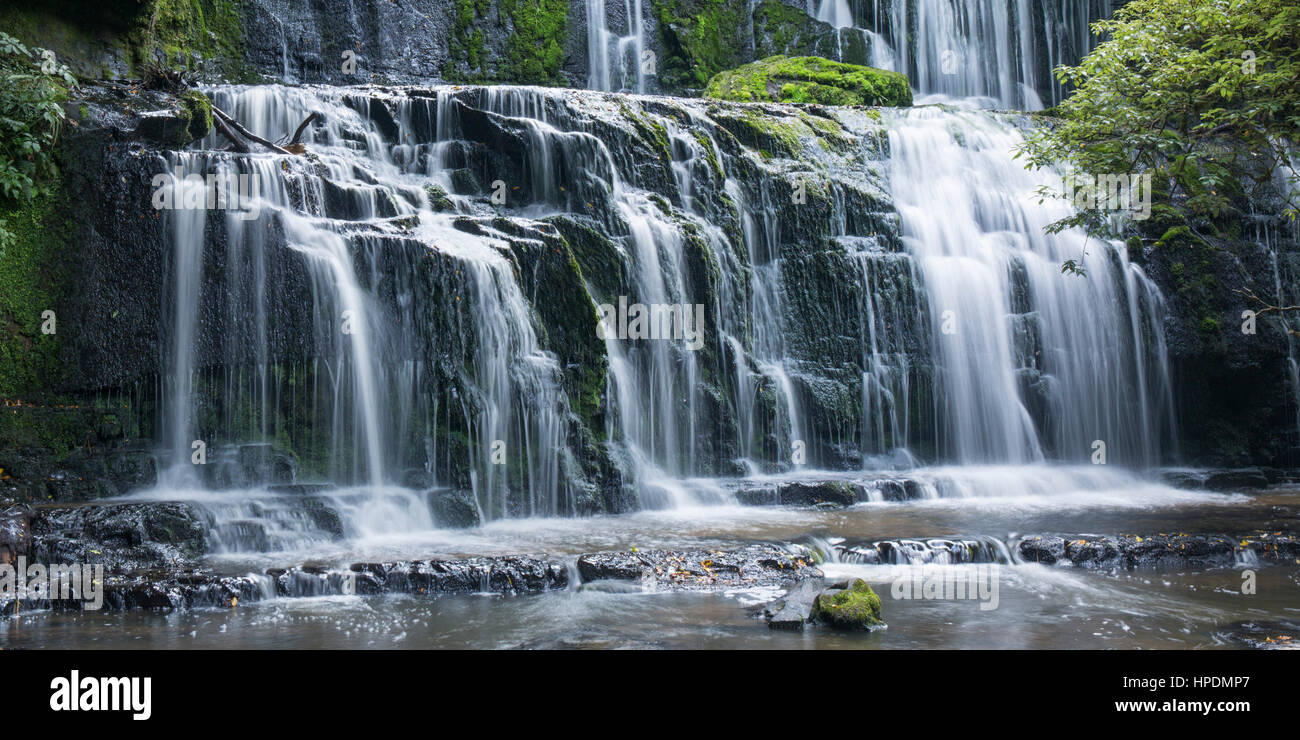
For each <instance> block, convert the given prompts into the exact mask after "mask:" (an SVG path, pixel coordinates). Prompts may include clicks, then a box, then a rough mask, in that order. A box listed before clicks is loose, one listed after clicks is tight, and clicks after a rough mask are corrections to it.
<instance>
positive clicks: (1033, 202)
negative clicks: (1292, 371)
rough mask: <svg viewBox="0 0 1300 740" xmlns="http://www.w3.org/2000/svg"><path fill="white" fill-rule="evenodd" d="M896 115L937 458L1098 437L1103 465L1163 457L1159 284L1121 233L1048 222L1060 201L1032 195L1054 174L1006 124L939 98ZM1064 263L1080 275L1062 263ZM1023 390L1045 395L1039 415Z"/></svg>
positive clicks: (1069, 452)
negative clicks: (1025, 155)
mask: <svg viewBox="0 0 1300 740" xmlns="http://www.w3.org/2000/svg"><path fill="white" fill-rule="evenodd" d="M896 120H897V121H898V125H895V126H891V128H890V152H891V155H892V158H891V184H892V187H893V191H894V197H895V202H896V205H897V207H898V210H899V214H900V215H901V217H902V224H903V238H904V242H905V244H906V247H907V250H908V252H909V253H910V254H911V255H912V256H913V257H914V259H915V260H916V265H917V268H918V271H919V273H920V275H921V278H922V281H923V282H924V284H925V286H926V289H927V291H928V292H929V299H930V326H931V329H932V331H931V337H932V338H933V341H934V351H935V356H936V359H937V361H938V362H939V364H940V366H941V367H942V373H943V374H942V382H941V384H940V389H941V391H940V395H941V397H942V398H941V400H940V403H939V406H938V408H937V415H938V417H939V418H940V419H943V420H945V422H946V423H945V425H944V431H943V437H942V438H941V439H940V440H939V443H940V449H941V450H944V451H945V453H946V454H944V455H943V457H944V458H946V459H953V460H956V461H959V462H965V463H975V462H1011V463H1028V462H1036V461H1039V460H1042V459H1043V458H1044V456H1045V453H1044V450H1045V449H1048V450H1050V451H1051V452H1052V453H1053V455H1052V456H1054V457H1063V458H1066V459H1083V458H1086V457H1088V456H1089V453H1090V452H1091V451H1092V450H1093V446H1094V443H1095V442H1097V441H1100V442H1103V443H1104V444H1105V446H1106V450H1107V453H1108V454H1107V458H1106V461H1107V462H1111V463H1113V462H1125V463H1127V464H1131V465H1138V466H1149V465H1154V464H1157V463H1158V462H1159V460H1160V454H1161V440H1162V429H1164V428H1165V425H1166V423H1168V424H1170V425H1171V424H1172V417H1171V416H1170V415H1171V414H1172V410H1171V409H1172V405H1171V403H1170V401H1169V399H1170V394H1171V389H1170V387H1169V384H1168V367H1167V360H1166V359H1165V358H1166V353H1165V348H1164V346H1163V334H1162V332H1161V330H1160V326H1161V321H1160V319H1159V317H1160V315H1161V310H1162V309H1161V305H1162V299H1161V296H1160V294H1159V291H1158V290H1157V289H1156V288H1155V287H1154V285H1152V284H1151V282H1150V281H1149V280H1148V279H1147V278H1146V277H1145V275H1143V274H1142V271H1141V269H1140V268H1138V267H1136V266H1134V265H1131V264H1129V263H1128V259H1127V255H1126V252H1125V250H1124V249H1123V248H1122V246H1121V245H1119V244H1118V243H1113V244H1112V243H1107V242H1103V241H1098V240H1095V239H1093V240H1089V239H1088V238H1087V237H1086V235H1084V234H1083V233H1081V232H1077V231H1066V232H1062V233H1061V234H1057V235H1048V234H1046V233H1044V228H1045V227H1046V226H1047V225H1048V224H1050V223H1052V222H1054V221H1056V220H1058V219H1060V218H1063V217H1065V216H1066V215H1067V214H1068V211H1067V210H1066V209H1067V208H1068V206H1067V205H1065V204H1063V203H1060V202H1055V201H1046V202H1040V200H1041V198H1040V196H1039V195H1038V188H1039V187H1040V186H1042V185H1048V184H1050V175H1049V174H1048V173H1043V172H1031V171H1029V170H1026V169H1025V168H1024V167H1023V165H1022V164H1021V163H1020V162H1019V161H1017V160H1015V159H1014V158H1013V156H1012V152H1013V151H1014V149H1015V147H1016V146H1017V145H1018V144H1019V143H1020V141H1021V137H1020V134H1019V132H1018V131H1017V130H1016V129H1015V128H1013V127H1011V126H1008V125H1006V124H1004V123H1001V122H998V121H996V120H995V119H993V118H991V117H989V116H986V115H983V114H979V113H974V112H962V111H958V112H953V113H949V112H944V111H942V110H939V109H937V108H918V109H914V110H910V111H905V112H900V113H899V114H897V119H896ZM939 214H942V215H941V216H940V215H939ZM1067 259H1078V260H1080V263H1081V264H1082V265H1083V267H1084V268H1085V270H1086V271H1087V276H1086V277H1079V276H1076V275H1068V274H1062V271H1061V267H1060V266H1061V264H1062V263H1063V262H1064V261H1065V260H1067ZM935 329H937V331H936V330H935ZM1030 392H1033V393H1042V394H1043V396H1045V401H1046V403H1048V404H1049V409H1048V413H1047V414H1046V417H1047V419H1046V423H1045V424H1043V423H1040V424H1037V425H1036V423H1035V420H1034V418H1033V416H1032V415H1031V413H1030V411H1029V410H1028V409H1027V408H1026V401H1027V399H1026V395H1027V394H1028V393H1030Z"/></svg>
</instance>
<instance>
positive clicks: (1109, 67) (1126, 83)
mask: <svg viewBox="0 0 1300 740" xmlns="http://www.w3.org/2000/svg"><path fill="white" fill-rule="evenodd" d="M1093 30H1094V32H1096V33H1098V34H1102V35H1106V36H1108V37H1109V39H1108V40H1107V41H1105V42H1104V43H1102V44H1100V45H1099V46H1098V47H1097V49H1096V50H1095V51H1093V53H1091V54H1089V55H1088V56H1087V57H1086V58H1085V59H1083V60H1082V62H1081V63H1080V64H1079V65H1078V66H1077V67H1062V68H1059V69H1058V70H1057V71H1056V74H1057V77H1058V78H1059V79H1060V80H1061V81H1062V82H1063V83H1066V84H1069V85H1071V86H1073V87H1074V92H1073V93H1072V94H1071V95H1070V97H1069V98H1067V99H1066V100H1065V101H1064V102H1063V103H1061V104H1060V106H1058V107H1057V108H1056V109H1055V110H1054V111H1053V114H1054V116H1056V117H1057V118H1059V120H1057V121H1055V122H1052V123H1049V124H1048V125H1045V126H1040V127H1038V129H1037V130H1036V131H1035V132H1034V133H1033V134H1032V135H1030V136H1029V138H1028V140H1027V142H1026V143H1025V145H1024V147H1023V148H1022V151H1021V154H1022V155H1023V156H1026V157H1027V159H1028V161H1029V162H1030V163H1032V164H1033V165H1036V166H1055V165H1057V164H1060V163H1064V164H1065V165H1066V166H1067V167H1068V168H1070V169H1072V170H1073V171H1075V172H1079V173H1089V174H1093V175H1100V174H1103V173H1104V174H1107V175H1139V174H1143V175H1150V176H1151V177H1152V189H1153V191H1154V196H1155V199H1157V200H1159V201H1161V202H1162V203H1163V204H1164V205H1166V206H1167V207H1168V208H1169V209H1172V214H1173V215H1174V216H1175V217H1176V219H1175V221H1176V222H1177V221H1181V222H1182V225H1185V226H1186V227H1187V228H1188V229H1189V230H1190V233H1191V235H1192V236H1193V237H1195V238H1198V239H1201V238H1206V237H1209V236H1212V235H1225V236H1226V235H1227V234H1225V232H1226V231H1227V230H1229V229H1231V228H1233V227H1232V226H1231V225H1230V224H1231V223H1232V222H1233V221H1235V220H1236V219H1237V217H1238V216H1240V215H1241V214H1242V213H1245V212H1247V211H1248V210H1249V209H1251V208H1253V207H1256V206H1257V205H1258V204H1260V203H1264V202H1267V201H1268V200H1269V199H1271V198H1278V199H1280V202H1281V204H1282V209H1281V210H1282V213H1283V214H1285V216H1286V217H1287V218H1289V219H1291V220H1294V219H1295V218H1296V215H1297V210H1298V207H1300V203H1298V201H1297V191H1296V190H1295V189H1294V186H1295V184H1296V182H1297V170H1296V167H1297V157H1296V144H1297V141H1298V139H1300V5H1297V4H1296V3H1295V2H1293V0H1134V1H1133V2H1130V3H1129V4H1127V5H1126V6H1124V7H1123V8H1121V9H1120V10H1119V11H1117V12H1116V13H1115V15H1114V17H1113V18H1112V19H1110V20H1103V21H1099V22H1097V23H1095V24H1094V25H1093ZM1279 175H1280V177H1279ZM1279 180H1284V181H1285V182H1282V183H1279ZM1106 205H1107V204H1105V203H1097V202H1093V203H1090V204H1089V203H1084V204H1082V207H1080V208H1079V209H1078V212H1077V213H1076V214H1074V215H1072V216H1070V217H1068V218H1065V219H1062V220H1061V221H1059V222H1057V223H1056V224H1053V225H1052V227H1051V230H1054V231H1059V230H1061V229H1064V228H1067V227H1073V226H1078V227H1083V228H1085V229H1087V230H1088V231H1089V232H1090V233H1093V234H1095V235H1098V236H1105V237H1111V238H1114V237H1123V236H1124V235H1125V234H1124V233H1122V232H1125V231H1127V232H1128V233H1133V232H1134V231H1137V230H1138V229H1139V227H1140V224H1136V225H1135V224H1133V223H1124V222H1121V221H1116V220H1112V219H1110V218H1109V215H1110V214H1109V213H1108V212H1107V211H1106V209H1105V206H1106ZM1157 205H1160V204H1159V203H1158V204H1157ZM1166 221H1167V219H1166ZM1168 226H1170V224H1168V223H1165V224H1162V230H1161V231H1157V232H1155V235H1156V236H1160V235H1161V234H1163V233H1164V228H1166V227H1168ZM1066 269H1067V270H1068V269H1071V265H1070V264H1068V263H1067V265H1066Z"/></svg>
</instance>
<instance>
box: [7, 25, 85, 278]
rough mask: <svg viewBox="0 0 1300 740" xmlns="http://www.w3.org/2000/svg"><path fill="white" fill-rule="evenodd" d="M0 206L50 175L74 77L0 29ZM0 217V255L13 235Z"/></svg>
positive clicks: (37, 188)
mask: <svg viewBox="0 0 1300 740" xmlns="http://www.w3.org/2000/svg"><path fill="white" fill-rule="evenodd" d="M0 76H2V78H3V83H4V84H3V85H0V206H3V212H4V213H6V214H8V213H12V212H13V211H16V210H19V209H21V208H23V207H25V206H26V205H27V204H28V203H30V202H31V201H32V200H33V199H34V198H35V197H37V196H39V195H42V194H43V193H45V192H46V190H45V189H44V188H45V186H46V184H47V183H48V182H49V181H50V180H51V179H52V178H53V176H54V174H55V164H54V156H53V152H54V145H55V143H56V142H57V141H58V138H59V132H60V131H61V130H62V129H63V125H64V121H65V119H66V116H65V115H64V112H63V102H64V101H65V100H67V96H68V90H69V88H72V87H75V86H76V84H77V81H76V79H75V78H74V77H73V76H72V73H71V72H69V71H68V68H67V67H65V66H63V65H62V64H59V63H58V62H57V61H56V60H55V58H54V55H53V54H52V53H51V52H49V51H46V50H44V49H30V50H29V49H28V48H27V47H26V46H24V45H23V44H22V42H20V41H19V40H18V39H15V38H14V37H12V36H10V35H9V34H6V33H3V32H0ZM10 228H12V227H11V226H9V225H8V224H7V221H6V219H5V217H4V216H0V256H2V255H3V254H4V250H5V249H6V248H7V247H8V246H9V245H10V244H11V243H12V241H13V238H14V235H13V233H12V232H11V231H10Z"/></svg>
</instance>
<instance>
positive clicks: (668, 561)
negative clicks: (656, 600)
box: [578, 545, 822, 590]
mask: <svg viewBox="0 0 1300 740" xmlns="http://www.w3.org/2000/svg"><path fill="white" fill-rule="evenodd" d="M578 574H579V575H580V576H581V577H582V580H583V581H584V582H586V581H596V580H624V581H628V580H640V581H641V582H642V583H643V584H645V585H646V586H647V587H649V588H669V589H685V590H706V589H712V588H728V587H738V586H739V587H744V586H765V585H779V584H782V583H788V582H790V581H797V580H803V579H807V578H821V577H822V571H821V569H820V568H818V567H817V566H816V565H815V564H814V561H813V555H812V553H811V552H791V551H790V550H785V549H782V548H779V547H776V546H775V545H751V546H749V547H745V548H741V549H738V550H727V551H723V550H686V551H670V550H646V551H630V552H628V551H625V552H606V553H594V554H588V555H583V556H581V557H579V558H578Z"/></svg>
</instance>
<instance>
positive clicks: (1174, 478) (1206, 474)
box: [1160, 468, 1285, 491]
mask: <svg viewBox="0 0 1300 740" xmlns="http://www.w3.org/2000/svg"><path fill="white" fill-rule="evenodd" d="M1274 475H1275V480H1278V481H1280V480H1283V479H1285V475H1284V473H1283V471H1280V470H1276V469H1274ZM1160 478H1161V479H1162V480H1164V481H1165V482H1166V483H1168V484H1169V485H1171V486H1174V487H1176V488H1184V489H1189V490H1205V491H1239V490H1242V489H1248V488H1266V487H1268V485H1269V484H1270V483H1271V482H1273V480H1270V478H1269V475H1268V474H1267V473H1265V471H1264V470H1263V469H1261V468H1216V469H1212V470H1185V469H1170V470H1162V471H1160Z"/></svg>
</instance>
